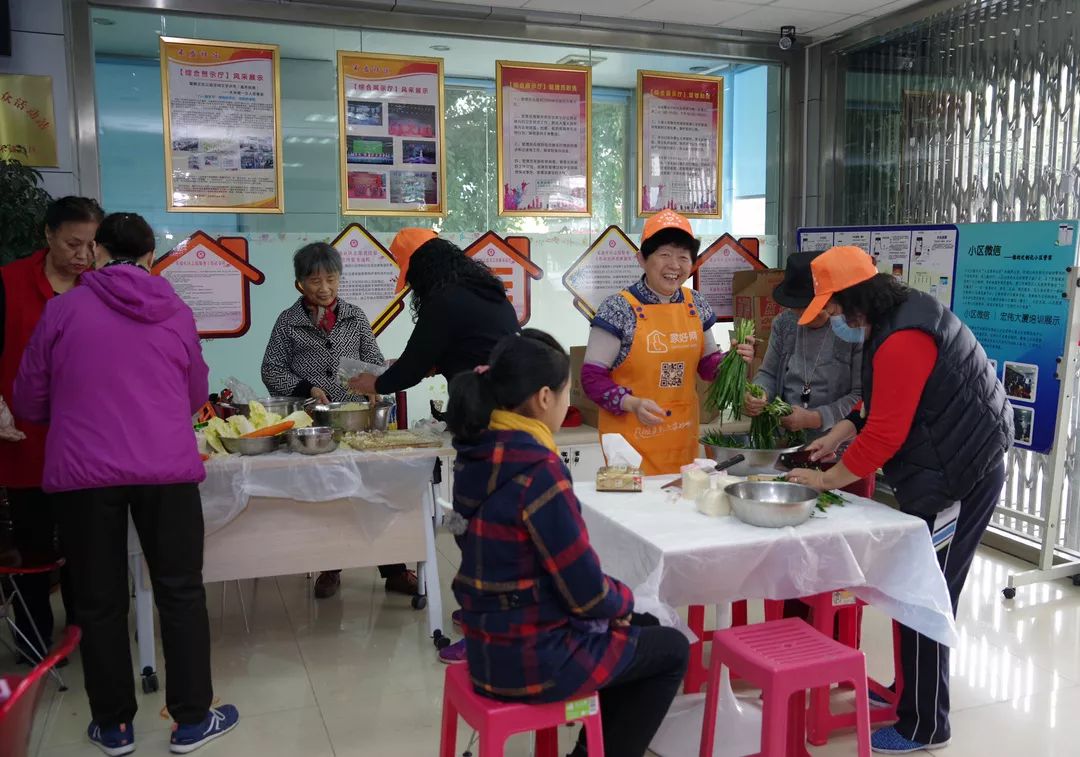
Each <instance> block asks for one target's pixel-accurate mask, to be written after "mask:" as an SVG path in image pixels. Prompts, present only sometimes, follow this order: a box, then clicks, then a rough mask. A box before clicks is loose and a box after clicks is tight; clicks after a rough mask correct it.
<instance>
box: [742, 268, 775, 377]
mask: <svg viewBox="0 0 1080 757" xmlns="http://www.w3.org/2000/svg"><path fill="white" fill-rule="evenodd" d="M783 279H784V271H783V270H779V269H778V270H769V271H737V272H736V273H735V276H734V278H733V279H732V281H731V290H732V293H733V295H734V298H735V317H736V318H740V319H741V318H752V319H753V321H754V336H755V337H756V338H757V340H758V343H757V349H756V350H755V352H754V362H753V363H751V364H750V377H751V378H753V377H754V376H755V375H757V372H758V368H760V367H761V363H762V361H764V360H765V350H766V349H767V348H768V346H769V335H770V334H771V333H772V322H773V319H774V318H776V316H778V315H780V313H782V312H784V309H783V308H782V307H780V305H778V304H777V302H776V300H774V299H773V298H772V293H773V290H774V289H775V288H776V285H777V284H779V283H780V282H781V281H782V280H783Z"/></svg>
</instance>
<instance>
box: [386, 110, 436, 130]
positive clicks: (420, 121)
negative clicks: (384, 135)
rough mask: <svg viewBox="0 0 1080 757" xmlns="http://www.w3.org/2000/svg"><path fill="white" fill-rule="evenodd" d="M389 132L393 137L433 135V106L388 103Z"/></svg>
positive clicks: (434, 119) (434, 121)
mask: <svg viewBox="0 0 1080 757" xmlns="http://www.w3.org/2000/svg"><path fill="white" fill-rule="evenodd" d="M388 108H389V117H390V133H391V134H392V135H393V136H395V137H427V138H429V139H430V138H434V137H435V123H436V115H435V106H434V105H411V104H406V103H390V104H389V106H388Z"/></svg>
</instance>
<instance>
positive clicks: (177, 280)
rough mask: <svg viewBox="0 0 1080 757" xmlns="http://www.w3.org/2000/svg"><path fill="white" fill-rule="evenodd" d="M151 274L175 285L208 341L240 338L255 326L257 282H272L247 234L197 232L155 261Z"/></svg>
mask: <svg viewBox="0 0 1080 757" xmlns="http://www.w3.org/2000/svg"><path fill="white" fill-rule="evenodd" d="M151 272H152V273H153V274H154V275H155V276H161V277H162V278H164V279H166V280H167V281H168V282H169V283H170V284H172V286H173V289H175V290H176V293H177V294H178V295H179V296H180V299H182V300H183V301H184V302H185V303H187V306H188V307H190V308H191V311H192V313H194V314H195V328H196V329H197V330H198V332H199V336H200V337H202V338H203V339H234V338H236V337H240V336H243V335H244V334H246V333H247V332H248V329H250V328H251V296H250V293H249V288H250V285H251V284H256V285H258V284H261V283H263V281H265V280H266V277H265V276H263V274H262V272H261V271H259V270H258V269H257V268H255V267H254V266H252V265H251V264H250V263H249V262H248V242H247V240H246V239H245V238H243V237H218V238H217V239H214V238H213V237H211V236H210V235H209V234H206V233H205V232H202V231H196V232H195V233H194V234H192V235H191V236H189V237H188V238H187V239H185V240H184V241H182V242H180V243H179V244H178V245H176V246H175V247H173V248H172V249H171V250H169V251H168V252H167V253H165V254H164V255H162V256H161V257H159V258H158V259H157V260H155V261H154V265H153V267H152V268H151Z"/></svg>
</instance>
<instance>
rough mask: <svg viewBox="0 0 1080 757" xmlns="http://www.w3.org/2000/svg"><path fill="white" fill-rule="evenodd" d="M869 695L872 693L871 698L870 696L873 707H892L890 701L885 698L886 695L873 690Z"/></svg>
mask: <svg viewBox="0 0 1080 757" xmlns="http://www.w3.org/2000/svg"><path fill="white" fill-rule="evenodd" d="M869 695H870V696H869V698H870V706H871V707H882V708H884V707H890V706H891V705H890V703H889V701H888V700H887V699H885V697H883V696H881V694H878V693H876V692H873V691H871V692H869Z"/></svg>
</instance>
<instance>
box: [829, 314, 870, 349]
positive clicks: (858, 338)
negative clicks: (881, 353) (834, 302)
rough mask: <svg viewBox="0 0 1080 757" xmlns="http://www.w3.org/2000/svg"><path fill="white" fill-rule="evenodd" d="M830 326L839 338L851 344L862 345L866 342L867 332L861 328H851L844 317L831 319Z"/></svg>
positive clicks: (831, 317) (834, 316)
mask: <svg viewBox="0 0 1080 757" xmlns="http://www.w3.org/2000/svg"><path fill="white" fill-rule="evenodd" d="M829 325H830V326H832V330H833V333H834V334H836V336H837V338H838V339H840V340H842V341H844V342H849V343H851V344H861V343H862V342H864V341H866V331H864V330H863V329H862V328H861V327H859V326H849V325H848V322H847V321H845V320H844V316H842V315H833V316H830V317H829Z"/></svg>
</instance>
